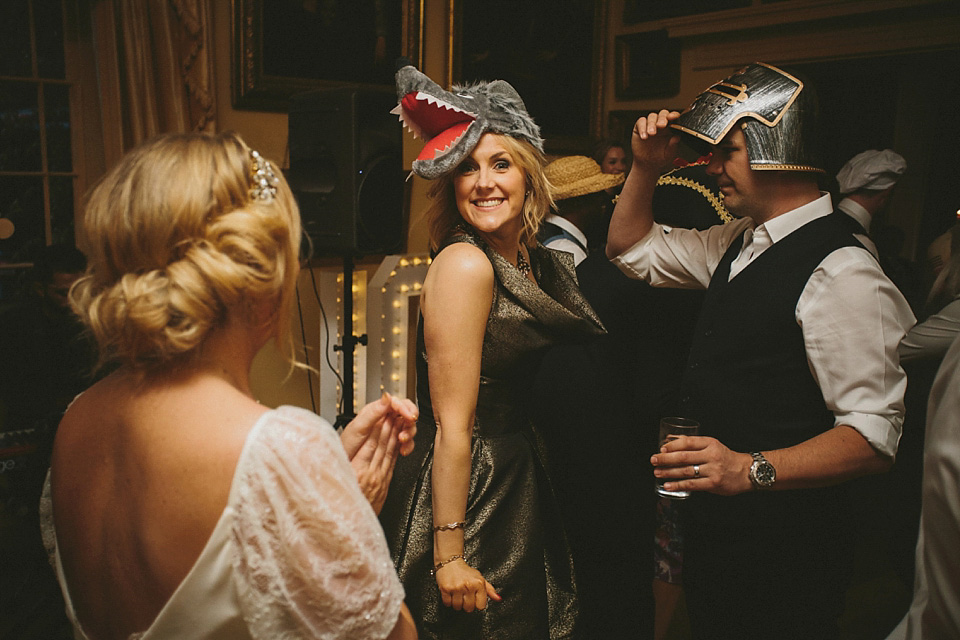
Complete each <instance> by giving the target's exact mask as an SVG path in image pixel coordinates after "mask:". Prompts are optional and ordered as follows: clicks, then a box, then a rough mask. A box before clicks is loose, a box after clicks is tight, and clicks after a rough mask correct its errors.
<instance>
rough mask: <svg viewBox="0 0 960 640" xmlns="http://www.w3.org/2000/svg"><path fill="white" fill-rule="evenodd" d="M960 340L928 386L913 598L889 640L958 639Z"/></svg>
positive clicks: (959, 593)
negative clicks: (920, 508)
mask: <svg viewBox="0 0 960 640" xmlns="http://www.w3.org/2000/svg"><path fill="white" fill-rule="evenodd" d="M958 386H960V340H955V341H954V342H953V345H952V346H951V347H950V348H949V349H948V350H947V353H946V356H945V357H944V359H943V364H941V365H940V370H939V372H938V373H937V378H936V380H934V382H933V388H932V389H931V391H930V410H929V413H928V415H927V431H926V434H927V435H926V442H925V444H924V456H923V511H922V512H921V514H920V535H919V539H918V543H917V571H916V577H915V579H914V587H913V602H912V604H911V605H910V609H909V611H907V615H906V616H904V618H903V620H901V621H900V624H899V625H898V626H897V628H896V629H894V630H893V633H891V634H890V636H889V637H888V639H887V640H939V639H940V638H960V571H958V570H957V567H960V544H958V543H957V541H958V540H960V486H958V483H957V476H958V475H960V393H957V387H958Z"/></svg>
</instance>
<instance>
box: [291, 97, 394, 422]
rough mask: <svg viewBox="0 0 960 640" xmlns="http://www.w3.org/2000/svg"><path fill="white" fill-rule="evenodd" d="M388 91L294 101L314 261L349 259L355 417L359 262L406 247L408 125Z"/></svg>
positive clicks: (347, 349)
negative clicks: (401, 119) (354, 290)
mask: <svg viewBox="0 0 960 640" xmlns="http://www.w3.org/2000/svg"><path fill="white" fill-rule="evenodd" d="M396 104H397V97H396V93H395V92H394V91H393V90H392V89H389V88H384V89H376V88H358V87H337V88H331V89H321V90H317V91H309V92H306V93H300V94H297V95H294V96H293V97H291V99H290V113H289V120H288V134H289V138H288V139H289V147H290V168H289V170H288V172H287V178H288V181H289V183H290V187H291V189H292V190H293V194H294V197H295V198H296V199H297V204H298V205H299V207H300V218H301V221H302V224H303V230H304V233H306V234H307V235H308V236H309V237H310V240H311V242H312V244H313V251H314V255H316V256H339V257H342V258H343V277H344V296H343V300H344V314H343V319H344V337H343V342H342V344H341V345H339V347H334V349H338V350H340V351H342V352H343V359H344V372H343V413H342V414H341V415H339V416H338V417H337V424H336V426H338V427H339V426H343V425H345V424H346V423H347V422H349V421H350V420H351V419H352V418H353V417H354V413H353V357H354V349H355V347H356V345H357V344H358V343H359V344H366V339H367V336H366V335H362V336H354V335H353V320H352V318H353V299H352V296H351V295H350V287H351V284H352V282H353V260H354V258H355V257H356V256H358V255H371V254H389V253H402V252H403V251H404V249H405V246H406V230H407V217H406V208H405V206H404V202H405V198H404V173H403V162H402V160H403V158H402V150H403V146H402V144H403V143H402V128H401V126H400V123H399V120H398V118H397V117H396V116H395V115H392V114H391V113H390V110H391V109H393V107H394V106H396Z"/></svg>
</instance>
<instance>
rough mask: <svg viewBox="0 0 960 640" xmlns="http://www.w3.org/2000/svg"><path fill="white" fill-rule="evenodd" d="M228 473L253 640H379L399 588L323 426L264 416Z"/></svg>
mask: <svg viewBox="0 0 960 640" xmlns="http://www.w3.org/2000/svg"><path fill="white" fill-rule="evenodd" d="M257 428H259V430H260V431H259V433H257V434H256V436H255V437H254V438H251V440H250V442H248V445H247V448H246V450H245V451H244V454H243V456H242V457H241V460H240V463H239V464H238V467H237V472H236V474H235V479H234V486H233V488H232V490H231V497H230V504H231V506H232V507H234V508H235V509H236V518H235V525H234V527H233V532H232V535H233V542H234V544H235V545H236V548H237V550H238V553H236V554H235V555H234V569H235V571H236V574H237V576H238V579H237V580H238V585H239V598H240V601H241V606H242V608H243V613H244V618H245V619H246V621H247V624H249V625H250V629H251V631H252V634H253V636H254V637H258V638H290V637H298V638H299V637H309V638H324V639H333V638H384V637H386V636H387V635H388V634H389V633H390V631H391V630H392V629H393V626H394V625H395V624H396V621H397V617H398V616H399V613H400V605H401V604H402V602H403V587H402V586H401V585H400V581H399V579H398V578H397V574H396V571H395V569H394V567H393V563H392V562H391V560H390V555H389V551H388V549H387V543H386V540H385V538H384V536H383V531H382V530H381V528H380V524H379V522H378V521H377V518H376V516H375V515H374V513H373V509H372V508H371V507H370V505H369V503H368V502H367V501H366V499H365V498H364V497H363V495H362V494H361V493H360V489H359V487H358V486H357V481H356V478H355V476H354V473H353V470H352V469H351V467H350V464H349V462H348V461H347V457H346V454H345V453H344V451H343V449H342V447H341V446H340V441H339V439H338V438H337V435H336V433H335V432H334V431H333V429H332V428H331V427H330V425H329V424H327V423H326V422H324V421H323V420H322V419H321V418H319V417H317V416H316V415H315V414H313V413H310V412H308V411H305V410H303V409H297V408H294V407H282V408H280V409H278V410H277V411H274V412H271V413H270V414H268V415H267V416H265V421H262V422H261V423H260V424H259V425H258V427H257Z"/></svg>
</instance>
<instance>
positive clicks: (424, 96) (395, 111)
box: [390, 91, 477, 139]
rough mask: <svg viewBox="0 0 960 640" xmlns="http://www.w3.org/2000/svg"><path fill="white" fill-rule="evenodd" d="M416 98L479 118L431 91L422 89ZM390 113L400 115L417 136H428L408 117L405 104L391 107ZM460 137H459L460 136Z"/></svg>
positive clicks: (408, 128) (402, 121)
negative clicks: (431, 93) (430, 92)
mask: <svg viewBox="0 0 960 640" xmlns="http://www.w3.org/2000/svg"><path fill="white" fill-rule="evenodd" d="M414 99H416V100H424V101H426V102H427V103H428V104H432V105H436V106H438V107H441V108H443V109H447V110H449V111H455V112H457V113H465V114H467V115H468V116H470V117H471V118H473V119H474V120H476V118H477V114H476V113H471V112H470V111H466V110H464V109H461V108H459V107H457V106H454V105H452V104H450V103H449V102H445V101H444V100H441V99H440V98H437V97H436V96H432V95H430V94H429V93H424V92H422V91H418V92H417V95H416V96H414ZM390 113H392V114H394V115H396V116H398V117H399V119H400V122H401V123H402V124H403V126H404V127H406V128H407V130H408V131H410V132H411V133H412V134H413V136H414V137H415V138H424V137H426V136H424V135H423V129H421V128H420V127H419V126H418V125H417V123H416V122H414V121H413V120H412V119H408V117H407V114H406V110H405V109H404V108H403V105H402V104H398V105H397V106H396V107H394V108H393V109H391V110H390ZM458 139H459V138H458Z"/></svg>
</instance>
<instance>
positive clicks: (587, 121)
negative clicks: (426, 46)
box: [451, 0, 607, 152]
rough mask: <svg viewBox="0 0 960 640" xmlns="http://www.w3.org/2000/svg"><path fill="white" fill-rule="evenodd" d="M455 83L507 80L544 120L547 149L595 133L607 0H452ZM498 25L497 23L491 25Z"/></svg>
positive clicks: (574, 143) (532, 112) (571, 144)
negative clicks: (602, 29) (600, 32)
mask: <svg viewBox="0 0 960 640" xmlns="http://www.w3.org/2000/svg"><path fill="white" fill-rule="evenodd" d="M451 3H452V6H453V11H454V16H455V26H454V34H455V37H454V38H453V40H452V43H453V45H454V46H453V47H452V52H453V56H454V60H453V64H452V68H453V70H454V73H453V80H454V81H455V82H458V83H464V82H472V81H477V80H485V81H490V80H506V81H507V82H509V83H510V84H511V85H513V87H514V88H515V89H516V90H517V92H518V93H519V94H520V96H521V97H522V98H523V101H524V103H525V104H526V107H527V111H529V112H530V115H531V116H533V119H534V120H535V121H536V122H537V124H538V125H540V129H541V132H542V134H543V136H544V138H545V139H546V146H547V150H548V152H556V151H559V150H570V149H571V147H578V146H579V145H582V144H584V143H585V141H587V142H586V144H589V143H588V141H589V137H590V136H592V135H596V133H597V131H596V130H595V128H596V127H597V126H598V122H599V118H598V117H597V114H596V113H595V111H596V110H597V109H598V108H599V100H600V96H601V95H602V87H601V82H602V75H603V74H602V73H600V71H599V63H598V62H597V61H598V60H602V59H603V55H602V45H603V40H604V39H603V38H601V37H597V34H598V30H599V29H600V28H601V27H602V25H603V24H604V23H605V20H606V18H605V16H606V11H607V9H606V5H607V3H606V2H603V1H599V0H597V1H595V0H527V1H525V2H517V1H516V0H451ZM490 25H494V26H493V28H489V27H490Z"/></svg>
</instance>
